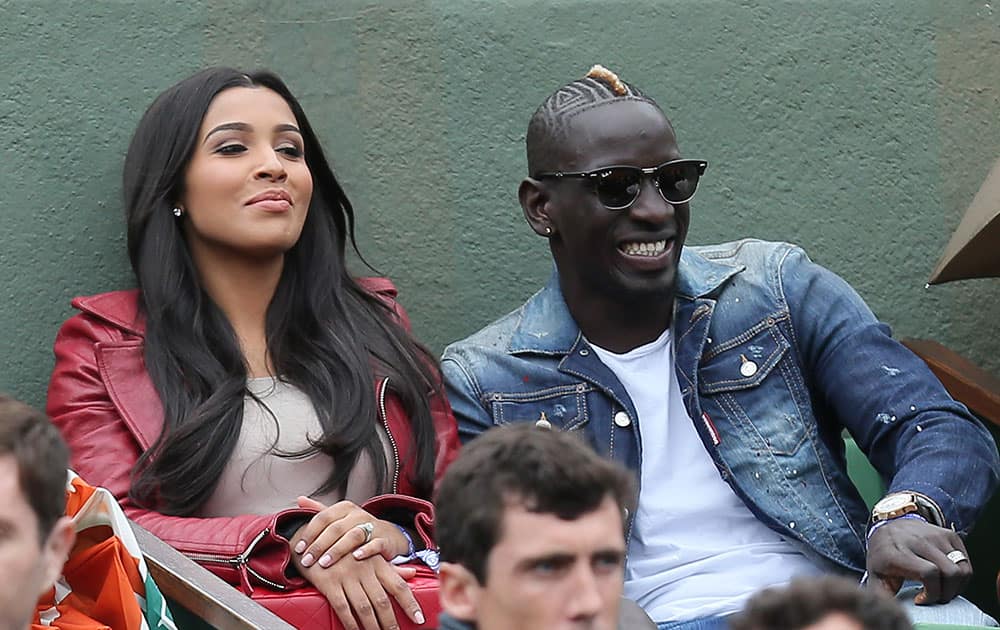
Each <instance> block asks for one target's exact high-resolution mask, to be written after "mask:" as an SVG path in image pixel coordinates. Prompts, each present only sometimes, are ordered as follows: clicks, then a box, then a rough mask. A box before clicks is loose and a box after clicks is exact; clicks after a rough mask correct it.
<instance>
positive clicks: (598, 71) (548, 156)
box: [525, 64, 662, 175]
mask: <svg viewBox="0 0 1000 630" xmlns="http://www.w3.org/2000/svg"><path fill="white" fill-rule="evenodd" d="M621 101H641V102H644V103H649V104H650V105H652V106H653V107H655V108H657V109H660V106H659V105H658V104H657V103H656V101H654V100H653V99H652V98H650V97H648V96H646V95H645V94H643V93H642V91H641V90H640V89H639V88H637V87H635V86H634V85H629V84H628V83H625V82H624V81H622V80H621V79H620V78H618V75H617V74H615V73H614V72H612V71H611V70H608V69H607V68H605V67H604V66H602V65H600V64H598V65H595V66H593V67H592V68H591V69H590V70H589V71H588V72H587V74H586V76H584V77H583V78H582V79H577V80H576V81H573V82H571V83H567V84H566V85H564V86H562V87H561V88H559V89H558V90H556V91H555V92H553V93H552V94H550V95H549V97H548V98H546V99H545V100H544V101H543V102H542V104H541V105H539V106H538V109H536V110H535V113H534V114H533V115H532V116H531V122H529V123H528V135H527V138H526V139H525V145H526V147H527V152H528V174H529V175H533V174H535V173H538V172H540V171H546V170H555V169H556V168H557V166H556V165H553V164H552V162H553V161H554V159H555V156H554V152H553V149H554V148H555V147H557V146H559V145H560V144H562V143H563V142H565V141H566V139H567V138H568V136H569V123H570V121H571V120H572V119H573V118H574V117H575V116H576V115H577V114H581V113H583V112H585V111H587V110H590V109H594V108H595V107H600V106H601V105H607V104H608V103H614V102H621ZM661 111H662V110H661Z"/></svg>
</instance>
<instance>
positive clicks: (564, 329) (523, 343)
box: [508, 248, 744, 355]
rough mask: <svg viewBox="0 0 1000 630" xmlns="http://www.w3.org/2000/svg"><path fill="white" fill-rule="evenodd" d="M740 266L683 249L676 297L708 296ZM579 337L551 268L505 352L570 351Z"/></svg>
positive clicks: (526, 306) (740, 268)
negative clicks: (548, 276) (550, 272)
mask: <svg viewBox="0 0 1000 630" xmlns="http://www.w3.org/2000/svg"><path fill="white" fill-rule="evenodd" d="M743 269H744V267H743V266H742V265H740V266H735V265H729V264H723V263H719V262H715V261H713V260H710V259H708V258H706V257H704V256H702V255H701V254H700V253H698V252H696V251H694V250H691V249H687V248H685V249H683V250H681V260H680V265H678V272H677V296H678V297H679V298H682V299H687V300H693V299H696V298H699V297H702V296H706V295H710V294H712V293H714V292H715V291H716V290H717V289H718V288H719V287H721V286H722V285H723V284H724V283H725V282H726V281H728V280H729V279H730V278H731V277H732V276H734V275H736V274H737V273H739V272H740V271H743ZM580 336H581V334H580V328H579V326H577V324H576V321H575V320H574V319H573V316H572V315H571V314H570V312H569V307H568V306H566V301H565V300H564V299H563V295H562V291H561V290H560V288H559V274H558V272H556V271H554V272H553V273H552V276H551V277H550V278H549V281H548V282H547V283H546V285H545V286H544V287H543V288H542V289H541V290H540V291H538V292H537V293H535V295H533V296H531V298H530V299H529V300H528V301H527V302H526V303H525V305H524V307H523V308H522V310H521V318H520V322H519V323H518V325H517V328H516V329H515V330H514V334H513V335H512V336H511V340H510V345H509V347H508V351H509V352H511V353H513V354H519V353H532V354H547V355H565V354H569V353H570V352H572V351H573V348H574V347H575V346H576V345H577V344H578V342H579V341H580Z"/></svg>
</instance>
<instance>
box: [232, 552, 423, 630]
mask: <svg viewBox="0 0 1000 630" xmlns="http://www.w3.org/2000/svg"><path fill="white" fill-rule="evenodd" d="M409 566H413V567H416V569H417V574H416V576H414V577H413V578H411V579H409V580H407V582H406V583H407V584H408V585H409V586H410V590H411V591H413V596H414V597H415V598H416V599H417V603H419V604H420V609H421V610H422V611H423V613H424V619H425V621H426V623H424V624H423V625H419V626H418V625H417V624H415V623H413V622H412V621H410V618H409V617H407V616H406V613H404V612H403V610H402V609H401V608H400V607H399V604H397V603H396V601H395V600H394V599H393V600H392V608H393V610H394V611H395V613H396V620H397V621H398V622H399V627H400V629H401V630H426V629H427V628H436V627H437V624H438V615H439V614H440V613H441V602H440V600H439V598H438V590H439V582H438V576H437V574H436V573H435V572H434V571H433V570H431V569H430V568H429V567H427V566H426V565H424V564H420V563H414V564H412V565H409ZM251 597H253V599H254V601H256V602H257V603H259V604H261V605H262V606H264V607H265V608H267V609H268V610H270V611H271V612H273V613H274V614H276V615H278V616H279V617H281V618H282V619H284V620H285V621H287V622H288V623H290V624H291V625H293V626H295V627H296V628H309V629H310V630H313V629H314V630H343V628H344V626H343V625H342V624H341V623H340V621H339V620H338V619H337V614H336V613H334V612H333V608H332V607H331V606H330V603H329V602H327V600H326V597H325V596H324V595H323V594H322V593H320V592H319V591H317V590H316V589H315V588H313V587H311V586H307V587H303V588H298V589H295V590H293V591H272V590H269V589H264V588H257V589H254V592H253V595H251ZM390 599H392V598H391V597H390Z"/></svg>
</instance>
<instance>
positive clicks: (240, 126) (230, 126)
mask: <svg viewBox="0 0 1000 630" xmlns="http://www.w3.org/2000/svg"><path fill="white" fill-rule="evenodd" d="M252 129H253V127H251V126H250V125H248V124H246V123H243V122H228V123H222V124H221V125H219V126H217V127H214V128H213V129H212V130H211V131H209V132H208V133H206V134H205V141H206V142H207V141H208V139H209V138H211V137H212V134H213V133H218V132H220V131H228V130H235V131H251V130H252Z"/></svg>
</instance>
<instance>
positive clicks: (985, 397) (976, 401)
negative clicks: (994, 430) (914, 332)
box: [901, 339, 1000, 425]
mask: <svg viewBox="0 0 1000 630" xmlns="http://www.w3.org/2000/svg"><path fill="white" fill-rule="evenodd" d="M901 341H902V343H903V345H904V346H906V347H907V348H909V349H910V350H912V351H913V353H914V354H916V355H917V356H918V357H920V358H921V359H923V360H924V363H926V364H927V366H928V367H930V369H931V371H932V372H934V375H935V376H937V377H938V379H940V381H941V383H942V384H943V385H944V387H945V389H947V390H948V393H949V394H951V395H952V397H953V398H954V399H955V400H957V401H959V402H961V403H963V404H964V405H965V406H966V407H968V408H969V409H971V410H972V412H973V413H975V414H976V415H978V416H980V417H982V418H983V419H985V420H988V421H990V422H992V423H993V424H996V425H1000V379H998V378H997V377H995V376H993V375H992V374H990V373H989V372H987V371H986V370H984V369H982V368H981V367H979V366H978V365H976V364H975V363H973V362H971V361H969V360H968V359H966V358H965V357H963V356H962V355H960V354H958V353H957V352H955V351H954V350H951V349H949V348H946V347H945V346H943V345H941V344H940V343H938V342H936V341H931V340H929V339H902V340H901Z"/></svg>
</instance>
